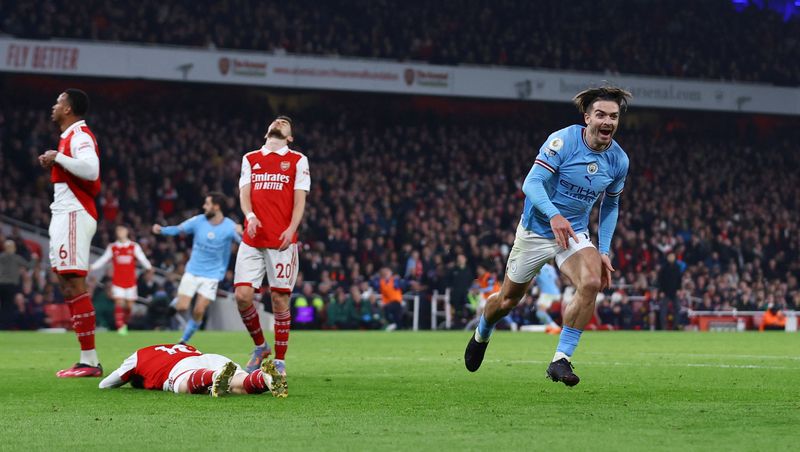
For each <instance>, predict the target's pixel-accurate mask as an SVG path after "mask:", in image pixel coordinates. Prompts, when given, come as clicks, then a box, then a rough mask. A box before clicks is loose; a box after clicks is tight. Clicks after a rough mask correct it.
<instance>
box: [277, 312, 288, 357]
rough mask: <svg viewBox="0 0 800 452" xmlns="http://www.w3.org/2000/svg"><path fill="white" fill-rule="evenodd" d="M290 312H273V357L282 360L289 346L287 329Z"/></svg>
mask: <svg viewBox="0 0 800 452" xmlns="http://www.w3.org/2000/svg"><path fill="white" fill-rule="evenodd" d="M291 325H292V314H291V312H289V311H284V312H276V313H275V359H280V360H283V359H284V357H285V356H286V349H287V348H289V329H290V328H291Z"/></svg>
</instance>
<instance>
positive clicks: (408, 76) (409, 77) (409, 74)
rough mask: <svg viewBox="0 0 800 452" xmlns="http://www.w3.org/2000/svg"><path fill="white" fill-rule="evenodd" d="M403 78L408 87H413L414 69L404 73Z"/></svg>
mask: <svg viewBox="0 0 800 452" xmlns="http://www.w3.org/2000/svg"><path fill="white" fill-rule="evenodd" d="M403 78H405V80H406V85H408V86H411V85H412V84H413V83H414V69H411V68H408V69H406V70H405V72H404V73H403Z"/></svg>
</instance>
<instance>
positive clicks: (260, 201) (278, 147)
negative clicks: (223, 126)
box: [233, 116, 311, 376]
mask: <svg viewBox="0 0 800 452" xmlns="http://www.w3.org/2000/svg"><path fill="white" fill-rule="evenodd" d="M264 138H266V142H265V143H264V145H263V146H262V147H261V149H257V150H255V151H252V152H249V153H247V154H245V156H244V157H243V158H242V175H241V177H240V179H239V190H240V191H239V200H240V202H241V205H242V212H244V214H245V216H246V218H247V221H246V231H245V234H244V239H243V243H242V245H241V246H240V247H239V251H238V253H237V254H236V270H235V272H234V278H233V279H234V286H235V287H236V302H237V304H238V305H239V314H240V315H241V316H242V321H243V322H244V324H245V326H246V327H247V330H248V331H249V332H250V336H251V337H252V338H253V343H254V344H255V349H254V350H253V356H252V358H251V359H250V361H249V362H248V364H247V370H248V371H250V370H252V369H255V368H257V367H258V366H259V364H260V363H261V360H262V359H264V357H266V356H268V355H269V353H270V349H269V346H268V345H267V343H266V340H265V339H264V334H263V332H262V331H261V325H260V323H259V320H258V315H257V313H256V309H255V306H253V296H254V293H255V290H256V289H259V288H260V287H261V282H262V280H263V279H264V274H265V273H266V275H267V279H268V282H269V288H270V294H271V298H272V311H273V313H274V314H275V366H276V367H277V368H278V371H279V372H281V374H283V375H284V376H285V375H286V364H285V362H284V358H285V355H286V349H287V347H288V345H289V328H290V325H291V315H290V314H289V296H290V294H291V293H292V288H293V287H294V283H295V281H296V279H297V243H296V242H297V227H298V226H299V225H300V220H301V219H302V218H303V211H304V210H305V206H306V193H307V192H308V191H309V190H310V189H311V175H310V173H309V169H308V159H307V158H306V156H304V155H303V154H301V153H299V152H296V151H293V150H291V149H289V143H291V142H292V141H293V140H294V138H293V136H292V120H291V119H289V118H288V117H286V116H278V117H277V118H275V120H274V121H272V123H271V124H270V125H269V127H268V128H267V134H266V136H265V137H264Z"/></svg>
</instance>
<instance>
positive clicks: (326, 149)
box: [0, 102, 800, 328]
mask: <svg viewBox="0 0 800 452" xmlns="http://www.w3.org/2000/svg"><path fill="white" fill-rule="evenodd" d="M336 108H337V112H336V114H326V113H325V112H324V110H319V111H321V112H318V113H314V114H311V113H308V114H307V115H303V114H301V115H300V116H299V117H298V119H297V121H296V124H297V126H296V135H297V137H298V143H299V144H298V148H299V149H300V150H301V151H304V152H306V153H307V155H308V157H309V160H310V163H311V173H312V190H311V192H310V195H309V198H308V204H307V210H306V215H305V217H304V220H303V225H302V226H301V228H300V234H301V240H302V241H303V244H304V246H303V251H302V253H301V261H300V271H301V272H302V274H301V275H300V279H299V280H298V283H297V287H296V292H297V298H298V299H302V300H304V301H303V305H302V306H301V307H313V308H314V309H315V311H313V312H312V313H311V314H310V316H311V317H310V318H309V321H308V326H315V327H331V328H335V327H338V328H352V327H364V328H373V327H379V326H381V325H382V324H383V323H386V319H385V318H383V317H382V314H383V313H382V309H381V304H380V294H379V293H378V290H377V288H376V287H375V285H374V284H371V283H373V282H374V280H375V278H376V276H377V275H378V273H379V272H380V271H381V269H382V268H384V267H385V268H388V269H389V271H390V272H392V273H393V274H394V275H395V276H397V277H398V279H399V280H401V281H402V286H403V287H404V290H405V291H406V293H416V294H420V296H422V297H423V298H424V299H428V298H429V297H430V294H431V293H432V291H433V290H439V291H440V292H443V291H444V290H445V289H446V288H448V287H449V288H451V290H452V293H451V295H452V303H453V305H454V306H455V308H456V314H457V316H456V318H457V324H458V325H463V324H464V323H466V321H468V320H469V319H470V317H471V316H472V315H474V314H473V311H474V305H475V304H476V293H477V291H476V289H475V287H474V285H475V283H474V280H475V278H476V277H478V276H480V275H479V274H478V272H480V273H481V274H482V273H483V271H484V270H486V271H487V272H488V274H489V275H491V277H492V278H494V279H496V280H502V278H503V274H504V263H505V260H506V256H507V254H508V252H509V250H510V248H511V245H512V243H513V232H514V230H515V227H516V223H517V221H518V219H519V214H520V212H521V206H522V203H523V195H522V193H521V191H520V184H521V181H522V179H523V178H524V176H525V174H526V173H527V171H528V169H529V168H530V167H531V164H532V162H533V159H534V157H535V155H536V153H537V151H538V148H539V146H540V144H541V143H543V142H544V141H545V139H546V138H547V135H548V134H549V133H550V132H552V131H553V130H555V129H556V127H550V125H549V124H548V123H547V122H546V121H545V122H544V123H542V122H538V123H537V122H536V121H535V118H515V119H513V120H508V119H503V120H479V121H465V120H461V119H447V118H443V117H427V116H425V115H407V116H406V118H405V119H400V120H398V119H396V117H394V116H392V115H383V116H382V115H380V114H377V113H376V114H371V113H372V112H371V111H369V110H367V111H359V110H358V109H357V108H355V107H353V106H350V107H347V106H339V105H337V106H336ZM252 118H258V119H257V120H253V119H252ZM265 118H267V116H265V114H264V112H260V111H258V109H255V108H250V107H246V106H243V105H241V104H237V105H236V106H232V107H230V109H229V108H226V107H222V106H221V107H220V108H218V109H216V110H213V111H209V110H206V109H204V110H203V111H199V110H198V109H193V108H192V107H191V104H183V103H181V102H176V103H175V104H173V105H170V106H167V105H162V106H161V107H160V108H159V109H154V108H152V107H151V106H148V105H147V104H146V103H137V102H130V103H128V104H127V105H126V108H125V109H110V110H105V111H95V112H94V113H92V114H91V115H90V117H89V118H88V122H89V123H90V124H91V126H92V128H93V130H95V132H96V134H97V136H98V139H99V145H100V149H101V153H102V154H101V171H102V180H103V192H102V194H101V196H100V197H99V198H98V205H99V207H100V209H99V210H100V216H101V220H100V222H99V225H98V231H97V234H96V236H95V243H94V244H95V245H97V246H105V245H106V244H108V243H109V242H111V241H113V240H114V236H113V228H114V226H115V225H116V224H127V225H129V226H130V227H131V229H132V231H133V238H134V239H135V240H137V241H138V242H139V243H140V244H141V246H142V248H143V249H144V251H145V254H146V255H147V256H148V258H149V259H150V261H151V262H152V263H153V264H154V265H155V267H156V268H158V269H160V270H162V271H163V272H165V274H166V278H165V279H164V280H163V282H162V281H160V280H159V279H158V278H155V277H154V275H153V274H152V273H146V274H145V275H143V276H142V277H141V278H140V296H143V297H144V298H148V299H150V300H151V301H152V300H156V301H157V302H156V303H151V307H154V309H156V310H155V311H153V312H150V313H149V314H148V315H149V316H150V317H147V318H146V319H145V320H146V321H143V327H168V326H169V320H168V318H167V317H168V313H169V310H168V306H167V305H168V303H169V300H170V299H171V298H172V296H173V294H174V291H175V288H176V287H177V281H178V279H179V277H180V274H181V273H182V272H183V267H184V265H185V262H186V260H187V258H188V256H187V251H188V250H189V248H190V239H189V238H184V237H177V238H169V237H155V236H153V235H152V234H151V232H150V227H151V225H152V224H153V223H161V224H177V223H179V222H181V221H183V220H184V219H186V218H188V217H190V216H192V215H195V214H197V213H200V211H201V210H200V206H201V204H202V201H203V197H204V194H205V193H206V192H208V191H210V190H218V191H222V192H223V193H226V194H227V195H228V197H229V199H228V203H227V204H228V205H227V209H226V210H227V214H228V215H229V216H230V217H231V218H233V219H234V220H236V221H237V222H239V221H241V212H240V211H239V209H238V201H237V199H238V191H237V181H238V177H239V167H240V163H241V156H242V155H243V153H244V152H247V151H249V150H252V149H255V148H257V147H258V146H260V144H261V142H262V138H261V136H262V135H263V133H264V130H263V129H264V127H265V126H264V124H265V121H266V119H265ZM564 125H567V123H566V122H561V123H560V126H564ZM732 127H733V126H732ZM732 130H736V129H735V128H734V129H732ZM56 135H57V132H56V130H55V127H54V125H53V124H52V123H51V121H50V119H49V117H48V113H47V109H46V108H35V109H33V108H18V109H7V110H5V111H4V112H3V113H2V116H0V155H1V156H2V157H1V158H0V170H2V174H3V176H4V177H3V178H2V179H0V190H1V191H2V193H3V196H2V198H0V214H2V215H6V216H8V217H11V218H13V219H17V220H20V221H24V222H28V223H31V224H33V225H35V226H38V227H41V228H45V229H46V228H47V225H48V222H49V211H48V205H49V202H50V199H51V196H52V188H51V186H50V184H49V176H48V174H46V173H45V172H44V171H42V170H41V168H40V167H39V166H38V165H37V162H36V156H37V155H39V154H40V153H42V152H43V151H44V150H46V149H49V148H51V147H53V145H54V140H55V137H56ZM756 135H757V134H756V132H754V131H749V130H740V131H739V132H738V133H735V132H723V131H719V132H717V133H715V132H713V131H712V132H709V131H703V130H702V129H701V128H700V127H699V125H697V124H695V123H693V122H692V121H690V120H686V121H681V120H679V119H675V120H671V121H670V122H666V123H663V124H659V125H657V126H639V127H636V128H634V127H632V126H631V127H627V128H626V127H624V126H623V129H622V130H621V131H620V135H619V137H618V138H619V141H620V143H621V144H622V146H623V147H624V148H625V149H626V150H627V152H628V154H629V155H630V157H631V167H630V173H629V177H628V181H627V184H626V188H625V193H624V194H623V196H622V204H621V210H620V212H621V213H620V219H619V223H618V226H617V231H616V235H615V239H614V242H613V247H612V249H613V263H614V266H615V268H616V269H617V271H616V273H614V289H613V290H611V291H607V292H606V295H607V296H606V297H605V299H604V300H602V301H601V302H599V303H598V323H603V324H608V325H615V326H617V327H619V328H648V327H649V326H650V325H651V324H652V323H653V322H654V321H653V319H652V318H650V314H649V313H650V311H651V310H652V309H651V308H653V307H654V306H656V305H659V304H660V303H661V302H662V301H663V299H664V298H665V297H666V296H673V297H674V300H673V305H672V306H673V307H677V308H679V309H676V319H675V320H673V325H675V324H677V323H680V322H681V321H683V322H685V318H683V315H682V314H681V310H682V311H683V312H684V314H685V311H686V309H688V308H692V309H696V310H727V309H732V308H737V309H740V310H765V309H766V308H767V307H768V306H770V305H775V306H781V307H785V308H791V309H794V308H797V307H798V306H800V288H799V287H798V277H800V233H799V232H800V231H798V218H797V212H798V211H800V205H798V199H800V183H798V175H797V173H796V169H797V168H799V167H800V155H799V154H798V153H797V152H795V149H794V146H795V144H794V143H796V142H797V141H798V138H799V137H798V136H797V131H796V130H795V131H794V132H791V131H781V132H780V133H775V134H771V136H764V137H758V138H756ZM775 137H782V138H780V139H776V138H775ZM756 143H757V144H756ZM595 210H596V209H595ZM591 224H592V225H593V226H592V228H593V230H592V233H593V234H596V224H597V220H596V212H595V215H594V217H593V220H592V223H591ZM4 239H11V240H12V241H13V242H14V243H15V245H16V250H15V252H14V253H12V254H19V255H21V256H22V257H23V258H24V260H25V261H26V262H25V265H23V266H22V267H21V269H19V268H18V270H20V271H21V272H20V273H19V276H20V277H21V279H20V281H18V283H17V285H16V287H17V288H18V289H17V290H16V291H15V292H14V293H13V294H12V295H11V297H12V298H13V302H12V303H10V304H9V303H6V302H5V301H4V306H5V307H6V309H9V310H11V311H14V312H15V313H17V314H14V315H15V316H16V317H15V318H16V320H15V322H16V323H15V327H17V328H23V327H35V326H41V324H42V321H43V320H44V318H43V316H42V312H43V306H44V305H46V304H49V303H59V302H61V301H62V300H61V299H60V295H59V294H58V291H57V289H55V288H54V287H55V284H54V276H53V275H52V274H51V273H50V272H49V269H48V264H47V255H46V250H44V251H43V250H41V249H37V248H36V245H35V244H33V243H30V242H25V241H24V240H22V238H21V236H20V235H19V233H18V232H15V233H12V234H10V235H9V236H8V237H0V242H2V241H3V240H4ZM234 252H235V250H234ZM670 253H674V254H675V257H676V259H675V262H676V263H675V265H676V266H677V268H678V273H677V275H678V283H677V287H674V288H673V289H668V288H667V287H665V285H666V284H668V283H667V282H665V281H666V279H665V278H666V277H664V276H661V275H660V273H663V274H665V273H666V272H664V271H662V269H664V268H665V267H666V263H667V256H668V255H669V254H670ZM15 262H18V260H17V261H15ZM233 262H234V259H232V260H231V265H233ZM479 267H480V268H479ZM4 268H5V267H4ZM100 278H101V279H102V276H101V277H100ZM564 283H567V282H566V281H565V282H564ZM231 286H232V272H231V271H229V272H228V275H227V276H226V279H225V281H223V282H222V284H221V285H220V288H221V289H223V290H225V289H230V288H231ZM670 291H672V292H674V294H672V295H670V294H669V292H670ZM104 296H105V297H107V294H106V293H105V292H104V291H103V289H100V288H98V289H96V292H95V297H96V298H97V297H101V298H102V297H104ZM633 300H637V301H635V302H634V301H633ZM532 301H533V298H532V297H529V299H528V300H527V303H523V305H522V306H521V307H520V308H519V310H518V312H517V313H515V319H516V320H517V321H518V323H523V324H524V323H530V322H535V321H533V320H531V319H532V318H535V316H533V312H532V309H531V308H530V307H531V305H532ZM661 304H663V303H661ZM9 306H10V307H9ZM98 309H100V308H98ZM555 314H556V316H557V313H555ZM297 318H298V317H297V316H296V317H295V319H296V321H297ZM680 319H682V320H680Z"/></svg>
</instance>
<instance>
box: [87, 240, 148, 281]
mask: <svg viewBox="0 0 800 452" xmlns="http://www.w3.org/2000/svg"><path fill="white" fill-rule="evenodd" d="M137 260H138V261H139V262H141V264H142V266H143V267H144V268H146V269H148V270H149V269H150V268H152V265H150V261H148V260H147V256H145V255H144V251H142V247H140V246H139V244H138V243H136V242H132V241H130V240H129V241H127V242H125V243H122V242H119V241H117V242H114V243H112V244H110V245H108V247H106V251H105V252H104V253H103V255H102V256H100V259H98V260H97V261H95V263H93V264H92V267H91V268H92V270H95V269H98V268H100V267H102V266H103V265H105V264H107V263H108V261H112V263H113V265H114V276H113V277H112V278H111V284H113V285H115V286H117V287H121V288H123V289H128V288H131V287H136V261H137Z"/></svg>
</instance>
